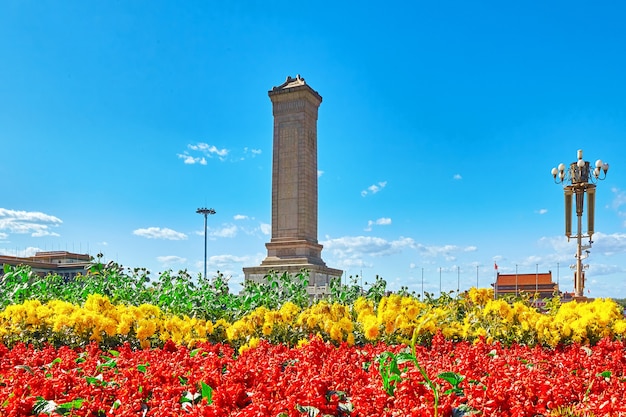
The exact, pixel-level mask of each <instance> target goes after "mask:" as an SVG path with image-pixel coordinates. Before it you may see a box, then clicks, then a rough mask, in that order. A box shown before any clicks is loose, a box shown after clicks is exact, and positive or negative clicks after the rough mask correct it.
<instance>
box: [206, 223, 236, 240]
mask: <svg viewBox="0 0 626 417" xmlns="http://www.w3.org/2000/svg"><path fill="white" fill-rule="evenodd" d="M237 230H238V228H237V226H236V225H234V224H229V225H225V226H224V227H222V228H221V229H217V230H212V231H211V233H210V234H211V236H214V237H235V236H237Z"/></svg>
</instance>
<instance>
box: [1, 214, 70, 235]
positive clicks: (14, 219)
mask: <svg viewBox="0 0 626 417" xmlns="http://www.w3.org/2000/svg"><path fill="white" fill-rule="evenodd" d="M61 223H63V221H61V219H59V218H58V217H55V216H51V215H49V214H45V213H42V212H39V211H23V210H10V209H5V208H0V230H6V231H8V232H10V233H17V234H28V233H30V234H31V236H32V237H42V236H59V234H58V233H55V232H52V231H51V230H50V227H58V226H59V225H60V224H61ZM7 237H8V235H7Z"/></svg>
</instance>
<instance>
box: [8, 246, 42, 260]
mask: <svg viewBox="0 0 626 417" xmlns="http://www.w3.org/2000/svg"><path fill="white" fill-rule="evenodd" d="M41 251H42V250H41V248H36V247H33V246H29V247H28V248H26V249H24V250H16V251H12V252H9V251H8V250H7V249H0V255H6V256H17V257H18V258H28V257H29V256H35V254H36V253H37V252H41Z"/></svg>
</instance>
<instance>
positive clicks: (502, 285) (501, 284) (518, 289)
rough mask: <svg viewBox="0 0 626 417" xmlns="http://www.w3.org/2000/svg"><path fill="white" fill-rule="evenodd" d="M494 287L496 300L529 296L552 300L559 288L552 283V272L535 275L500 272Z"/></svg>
mask: <svg viewBox="0 0 626 417" xmlns="http://www.w3.org/2000/svg"><path fill="white" fill-rule="evenodd" d="M492 285H494V294H495V297H496V298H500V297H502V296H505V295H513V296H519V295H520V294H529V295H530V297H531V298H537V299H540V300H541V299H544V298H552V297H554V295H555V294H558V292H559V286H558V284H556V283H555V282H553V281H552V271H548V272H541V273H534V274H501V273H499V272H498V275H497V276H496V282H495V284H492Z"/></svg>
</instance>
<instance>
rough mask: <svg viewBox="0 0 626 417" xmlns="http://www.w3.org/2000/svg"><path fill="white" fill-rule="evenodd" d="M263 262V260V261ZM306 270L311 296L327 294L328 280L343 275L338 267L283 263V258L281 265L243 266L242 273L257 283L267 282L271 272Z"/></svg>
mask: <svg viewBox="0 0 626 417" xmlns="http://www.w3.org/2000/svg"><path fill="white" fill-rule="evenodd" d="M264 263H265V261H264ZM303 269H304V270H306V271H308V273H309V285H308V288H307V293H308V294H309V296H311V297H312V298H314V299H316V298H322V297H324V296H325V295H327V294H330V282H331V280H332V279H333V278H340V279H341V276H342V275H343V271H342V270H340V269H334V268H328V267H327V266H323V265H315V264H296V263H293V264H290V265H285V263H284V260H283V263H282V265H273V266H269V265H263V264H262V265H260V266H251V267H247V268H243V273H244V276H245V280H246V281H252V282H257V283H264V282H267V279H266V276H267V275H268V274H270V273H272V272H276V273H277V274H281V275H282V274H283V273H285V272H286V273H288V274H290V275H295V274H299V273H300V272H301V271H302V270H303Z"/></svg>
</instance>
